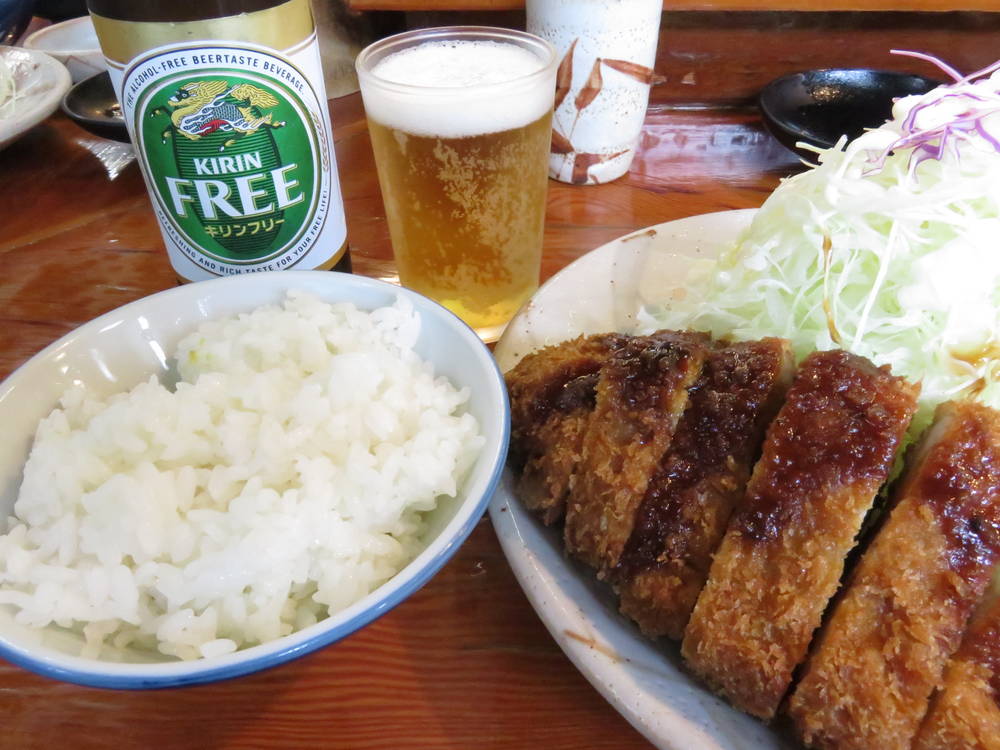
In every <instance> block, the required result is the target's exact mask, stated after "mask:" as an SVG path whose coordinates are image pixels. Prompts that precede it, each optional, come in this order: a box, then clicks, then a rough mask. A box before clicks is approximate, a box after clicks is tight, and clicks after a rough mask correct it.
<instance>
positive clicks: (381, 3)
mask: <svg viewBox="0 0 1000 750" xmlns="http://www.w3.org/2000/svg"><path fill="white" fill-rule="evenodd" d="M524 4H525V3H524V0H347V5H348V7H350V8H351V9H352V10H516V9H518V8H523V7H524ZM663 7H664V8H665V9H669V10H681V11H684V10H709V11H719V10H722V11H728V10H790V11H829V10H835V11H844V10H858V11H886V10H890V11H892V10H900V11H937V12H939V11H951V10H985V11H992V10H997V5H996V0H663Z"/></svg>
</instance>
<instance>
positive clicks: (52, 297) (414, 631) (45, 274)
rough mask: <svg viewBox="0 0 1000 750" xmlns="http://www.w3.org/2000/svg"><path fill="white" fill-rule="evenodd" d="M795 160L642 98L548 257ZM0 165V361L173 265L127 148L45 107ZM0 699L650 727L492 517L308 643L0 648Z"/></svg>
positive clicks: (312, 725)
mask: <svg viewBox="0 0 1000 750" xmlns="http://www.w3.org/2000/svg"><path fill="white" fill-rule="evenodd" d="M887 45H888V43H887ZM996 48H997V47H996V46H993V49H996ZM745 70H746V68H745V67H738V66H736V65H735V64H734V68H733V71H734V72H736V73H739V72H745ZM716 72H717V73H719V74H720V75H721V74H724V73H725V71H716ZM332 107H333V114H334V121H335V137H336V141H337V154H338V159H339V162H340V176H341V182H342V185H343V189H344V196H345V202H346V211H347V216H348V225H349V236H350V241H351V246H352V254H353V259H354V265H355V270H356V272H357V273H361V274H365V275H368V276H375V277H381V278H392V277H393V276H394V273H395V270H394V264H393V261H392V252H391V247H390V244H389V237H388V231H387V228H386V223H385V218H384V213H383V208H382V202H381V198H380V195H379V190H378V185H377V181H376V178H375V171H374V165H373V161H372V153H371V147H370V144H369V139H368V133H367V129H366V126H365V121H364V116H363V110H362V107H361V103H360V99H359V97H358V96H357V95H352V96H348V97H345V98H343V99H338V100H334V101H333V102H332ZM797 167H798V163H797V160H796V158H795V157H794V156H793V155H792V154H790V153H789V152H787V151H785V150H784V149H783V148H782V147H781V146H780V145H779V144H778V143H777V142H776V141H775V140H774V139H773V138H772V137H771V136H770V135H768V134H767V132H765V130H764V129H763V127H762V125H761V123H760V121H759V119H758V117H757V114H756V112H755V110H753V109H749V108H745V109H724V110H722V109H718V110H716V109H710V108H709V109H703V110H698V111H684V110H678V109H668V108H664V107H660V106H658V105H657V106H654V107H653V108H652V109H651V111H650V113H649V115H648V118H647V123H646V127H645V131H644V134H643V138H642V146H641V153H640V154H639V156H638V157H637V159H636V161H635V164H634V166H633V168H632V171H631V173H630V174H629V175H627V176H626V177H624V178H622V179H620V180H618V181H617V182H614V183H611V184H608V185H602V186H597V187H573V186H567V185H562V184H559V183H555V182H553V183H550V191H549V197H548V214H547V225H546V234H545V252H544V262H543V268H542V274H543V277H548V276H550V275H551V274H552V273H554V272H555V271H556V270H558V269H559V268H561V267H563V266H564V265H566V264H567V263H569V262H570V261H572V260H573V259H575V258H577V257H579V256H580V255H582V254H583V253H585V252H587V251H588V250H590V249H592V248H594V247H597V246H598V245H600V244H602V243H604V242H606V241H608V240H610V239H613V238H615V237H618V236H620V235H623V234H625V233H627V232H630V231H632V230H634V229H637V228H641V227H644V226H648V225H650V224H656V223H658V222H662V221H666V220H669V219H677V218H681V217H684V216H690V215H693V214H699V213H705V212H709V211H719V210H725V209H738V208H747V207H754V206H758V205H760V203H761V202H763V200H764V199H765V198H766V197H767V195H768V193H769V192H770V191H771V190H772V189H773V188H774V187H775V185H777V183H778V181H779V179H780V178H781V177H782V176H784V175H787V174H790V173H791V172H792V171H794V170H795V169H797ZM0 175H2V177H3V179H2V181H0V218H2V226H3V235H2V239H0V268H2V272H0V273H2V275H0V378H2V377H4V376H6V375H7V374H8V373H10V372H11V371H12V370H14V368H16V367H17V366H18V365H20V364H21V363H22V362H23V361H25V360H26V359H27V358H28V357H29V356H31V355H32V354H34V353H35V352H37V351H39V350H40V349H42V348H43V347H44V346H45V345H47V344H48V343H50V342H51V341H53V340H55V339H56V338H58V337H60V336H62V335H63V334H65V333H67V332H69V331H71V330H72V329H73V328H74V327H76V326H78V325H80V324H81V323H84V322H85V321H87V320H90V319H91V318H94V317H95V316H97V315H100V314H101V313H104V312H106V311H108V310H111V309H112V308H115V307H118V306H120V305H123V304H125V303H127V302H130V301H132V300H135V299H137V298H139V297H142V296H144V295H147V294H150V293H152V292H156V291H159V290H162V289H166V288H168V287H170V286H172V285H173V284H174V276H173V273H172V271H171V268H170V266H169V263H168V261H167V256H166V253H165V251H164V249H163V246H162V243H161V240H160V235H159V231H158V229H157V226H156V223H155V221H154V218H153V214H152V211H151V210H150V206H149V203H148V198H147V195H146V191H145V188H144V186H143V183H142V179H141V177H140V175H139V171H138V169H137V167H136V164H135V162H134V160H130V159H129V155H128V151H127V149H126V148H123V147H122V146H119V145H115V144H112V143H111V142H109V141H102V140H100V139H97V138H94V137H92V136H90V135H88V134H87V133H85V132H84V131H83V130H81V129H80V128H78V127H77V126H76V125H75V124H73V123H72V122H70V121H69V120H67V119H65V118H64V117H63V116H61V115H57V116H54V117H52V118H51V119H50V120H48V121H47V122H46V123H45V124H43V125H42V126H40V127H39V128H37V129H36V130H34V131H33V132H31V133H30V134H28V135H27V136H26V137H24V138H23V139H22V140H21V141H19V142H18V143H16V144H15V145H13V146H11V147H9V148H8V149H7V150H5V151H3V152H0ZM0 717H2V722H3V726H2V729H0V747H3V748H8V747H9V748H28V747H38V748H50V747H73V748H76V747H94V748H97V747H100V748H104V747H115V748H122V749H124V748H154V747H155V748H188V747H190V748H202V747H213V748H214V747H225V748H272V747H296V748H298V747H337V748H393V749H395V748H454V749H455V750H459V749H464V748H511V749H512V750H513V749H517V750H520V749H521V748H529V747H538V748H546V750H551V749H552V748H589V749H592V750H598V749H600V748H615V749H616V750H618V749H623V748H639V747H648V744H647V743H646V742H645V740H643V738H642V737H641V736H640V735H639V734H638V733H637V732H636V731H635V730H634V729H632V728H631V727H630V726H629V725H628V724H627V723H626V722H625V721H624V720H623V719H622V718H621V717H620V716H618V714H616V713H615V711H614V710H613V709H612V708H611V707H610V706H609V705H608V704H606V703H605V702H604V700H603V699H602V698H601V697H600V696H599V695H598V693H597V692H596V691H595V690H594V689H593V688H592V687H591V686H590V685H589V684H588V683H587V682H586V681H585V680H584V679H583V677H581V676H580V674H578V673H577V672H576V670H575V669H574V668H573V666H572V665H571V664H570V662H569V661H568V660H567V659H566V658H565V657H564V656H563V654H562V652H561V651H560V650H559V648H558V647H557V646H556V644H555V642H554V641H553V640H552V639H551V638H550V637H549V635H548V633H547V632H546V630H545V628H544V627H543V626H542V624H541V622H540V621H539V619H538V618H537V616H536V615H535V613H534V612H533V610H532V609H531V607H530V606H529V604H528V602H527V600H526V599H525V597H524V595H523V594H522V592H521V590H520V588H519V587H518V585H517V582H516V581H515V579H514V577H513V575H512V573H511V571H510V569H509V567H508V565H507V563H506V561H505V559H504V556H503V554H502V552H501V550H500V547H499V545H498V543H497V539H496V536H495V534H494V531H493V528H492V526H491V525H490V522H489V520H488V519H483V520H482V521H481V522H480V523H479V525H478V526H477V528H476V530H475V531H474V532H473V534H472V536H471V537H470V538H469V540H468V542H467V543H466V544H465V545H464V546H463V547H462V548H461V550H460V551H459V552H458V554H457V555H456V556H455V558H453V559H452V561H451V562H450V563H449V564H448V565H447V566H446V567H445V568H444V569H443V570H442V571H441V572H440V573H439V574H438V575H437V576H436V577H435V578H434V579H433V580H432V581H431V582H430V583H429V584H427V586H425V587H424V588H423V589H422V590H421V591H420V592H419V593H417V594H416V595H414V596H413V597H412V598H411V599H409V600H408V601H406V602H405V603H403V604H402V605H400V606H399V607H397V608H396V609H395V610H393V611H392V612H390V613H389V614H387V615H385V616H384V617H382V618H381V619H380V620H378V621H377V622H375V623H374V624H372V625H370V626H369V627H367V628H365V629H363V630H362V631H360V632H358V633H356V634H355V635H353V636H351V637H350V638H348V639H346V640H345V641H342V642H340V643H338V644H335V645H333V646H330V647H328V648H325V649H323V650H322V651H320V652H318V653H314V654H311V655H309V656H306V657H303V658H301V659H299V660H297V661H294V662H292V663H290V664H287V665H285V666H282V667H279V668H276V669H272V670H269V671H266V672H264V673H261V674H257V675H253V676H250V677H244V678H240V679H237V680H233V681H229V682H223V683H218V684H215V685H209V686H203V687H196V688H188V689H182V690H164V691H157V692H112V691H101V690H95V689H88V688H81V687H76V686H73V685H69V684H63V683H59V682H55V681H52V680H49V679H45V678H42V677H37V676H35V675H33V674H30V673H28V672H25V671H23V670H21V669H19V668H17V667H14V666H12V665H9V664H7V663H5V662H4V663H0Z"/></svg>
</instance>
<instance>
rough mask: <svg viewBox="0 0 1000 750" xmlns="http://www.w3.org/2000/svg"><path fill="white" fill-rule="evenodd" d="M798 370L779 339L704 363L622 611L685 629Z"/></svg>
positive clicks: (642, 511)
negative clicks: (764, 442) (761, 447)
mask: <svg viewBox="0 0 1000 750" xmlns="http://www.w3.org/2000/svg"><path fill="white" fill-rule="evenodd" d="M792 373H793V363H792V355H791V350H790V348H789V345H788V342H787V341H784V340H782V339H764V340H762V341H753V342H747V343H738V344H731V345H727V346H720V347H719V348H718V349H716V350H714V351H712V352H711V353H710V354H709V356H708V359H707V360H706V361H705V367H704V369H703V370H702V373H701V376H700V377H699V378H698V381H697V382H696V384H695V385H694V386H693V387H692V388H691V390H690V395H689V399H688V406H687V409H686V410H685V411H684V414H683V416H682V417H681V420H680V422H679V423H678V425H677V431H676V433H675V434H674V438H673V441H672V442H671V445H670V450H668V451H667V452H666V454H665V455H664V457H663V460H662V462H661V463H660V466H659V468H658V469H657V471H656V474H655V475H654V476H653V478H652V479H651V480H650V483H649V486H648V487H647V489H646V496H645V497H644V498H643V501H642V504H641V506H640V508H639V514H638V518H637V520H636V524H635V528H634V529H633V531H632V536H631V537H629V540H628V544H627V545H626V547H625V551H624V553H623V555H622V559H621V561H620V562H619V566H618V569H617V570H616V571H615V583H616V588H617V589H618V593H619V595H620V597H621V610H622V612H623V613H624V614H626V615H628V616H629V617H631V618H632V619H633V620H635V621H636V622H637V623H638V624H639V627H640V628H641V629H642V632H643V633H645V634H646V635H648V636H650V637H657V636H662V635H666V636H668V637H670V638H674V639H677V640H679V639H680V638H681V637H682V636H683V635H684V626H685V625H687V621H688V617H689V616H690V615H691V610H692V609H693V608H694V604H695V601H697V599H698V594H699V593H700V592H701V589H702V586H704V585H705V579H706V578H707V577H708V569H709V566H710V565H711V564H712V554H713V553H714V552H715V549H716V547H717V546H718V545H719V541H720V540H721V539H722V535H723V534H724V533H725V531H726V524H727V523H728V521H729V516H730V514H731V513H732V511H733V508H734V507H735V505H736V503H737V501H739V500H740V499H741V498H742V497H743V491H744V489H745V488H746V482H747V479H748V477H749V476H750V469H751V467H752V466H753V461H754V459H755V458H756V456H757V453H758V451H759V450H760V443H761V441H762V440H763V439H764V429H765V428H766V427H767V425H768V423H769V422H770V421H771V419H772V418H773V417H774V415H775V413H776V412H777V411H778V407H779V406H780V405H781V401H782V399H783V398H784V395H785V391H786V390H787V388H788V384H789V382H790V381H791V379H792Z"/></svg>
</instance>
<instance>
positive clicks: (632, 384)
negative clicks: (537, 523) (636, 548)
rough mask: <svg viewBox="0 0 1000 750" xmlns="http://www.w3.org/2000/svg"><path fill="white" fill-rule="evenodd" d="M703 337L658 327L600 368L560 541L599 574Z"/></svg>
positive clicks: (656, 457)
mask: <svg viewBox="0 0 1000 750" xmlns="http://www.w3.org/2000/svg"><path fill="white" fill-rule="evenodd" d="M709 345H710V339H709V338H708V337H707V336H705V335H704V334H699V333H684V332H673V331H660V332H658V333H655V334H653V335H651V336H637V337H634V338H631V339H629V340H628V342H627V343H625V345H624V346H622V347H621V348H619V349H616V350H615V351H614V352H612V354H611V356H610V357H609V358H608V361H607V362H606V363H605V365H604V367H602V368H601V371H600V376H599V378H598V381H597V402H596V405H595V407H594V412H593V414H592V415H591V418H590V424H589V425H588V428H587V433H586V435H585V436H584V439H583V458H582V461H581V463H580V470H579V476H578V480H579V481H577V482H576V483H575V484H574V487H573V492H572V493H571V494H570V497H569V501H568V503H567V507H566V526H565V542H566V549H567V551H568V552H570V553H571V554H573V555H575V556H576V557H577V558H579V559H581V560H583V561H584V562H586V563H588V564H589V565H591V566H593V567H595V568H597V569H598V571H599V574H600V575H602V576H603V575H604V574H606V573H607V572H608V571H610V570H611V569H612V568H614V566H615V565H617V563H618V558H619V557H620V555H621V552H622V549H623V548H624V546H625V542H626V541H628V537H629V535H630V534H631V533H632V525H633V523H634V521H635V515H636V512H637V511H638V509H639V503H640V502H641V501H642V498H643V495H644V494H645V493H646V485H647V484H648V483H649V478H650V476H651V475H652V474H653V471H654V469H655V468H656V466H657V465H658V464H659V462H660V459H661V458H662V457H663V454H664V452H665V451H666V450H667V448H668V447H669V445H670V441H671V438H672V437H673V434H674V429H675V428H676V426H677V422H678V420H679V419H680V416H681V413H682V412H683V411H684V407H685V406H686V405H687V401H688V388H690V387H691V386H692V385H693V384H694V382H695V380H696V378H697V377H698V375H699V373H700V372H701V368H702V364H703V363H704V361H705V356H706V354H707V348H708V346H709Z"/></svg>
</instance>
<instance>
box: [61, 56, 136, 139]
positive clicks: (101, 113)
mask: <svg viewBox="0 0 1000 750" xmlns="http://www.w3.org/2000/svg"><path fill="white" fill-rule="evenodd" d="M62 111H63V112H65V113H66V114H67V115H69V116H70V117H71V118H72V119H73V120H75V121H76V122H77V124H79V125H80V126H82V127H83V128H85V129H86V130H89V131H90V132H91V133H93V134H94V135H96V136H100V137H101V138H110V139H111V140H113V141H121V142H122V143H129V137H128V130H127V129H126V128H125V119H124V117H122V110H121V107H120V106H119V105H118V98H117V97H116V96H115V90H114V88H113V87H112V86H111V76H109V75H108V72H107V71H104V72H103V73H98V74H97V75H95V76H91V77H90V78H86V79H84V80H82V81H80V82H79V83H78V84H76V85H75V86H73V88H71V89H70V90H69V91H67V92H66V96H64V97H63V100H62Z"/></svg>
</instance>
